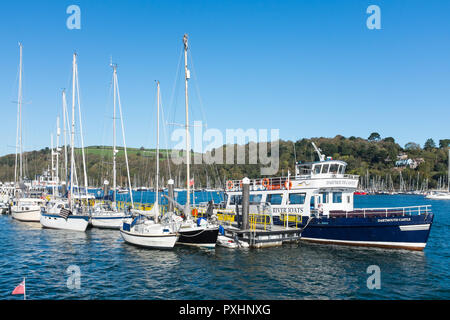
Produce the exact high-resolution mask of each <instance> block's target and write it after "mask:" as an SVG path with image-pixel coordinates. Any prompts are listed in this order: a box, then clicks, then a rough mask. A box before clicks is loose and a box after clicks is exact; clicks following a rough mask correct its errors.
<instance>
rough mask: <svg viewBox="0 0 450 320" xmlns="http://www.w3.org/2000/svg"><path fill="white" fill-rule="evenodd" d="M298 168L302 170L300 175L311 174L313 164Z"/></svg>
mask: <svg viewBox="0 0 450 320" xmlns="http://www.w3.org/2000/svg"><path fill="white" fill-rule="evenodd" d="M298 169H299V171H300V175H308V174H311V166H301V167H299V168H298Z"/></svg>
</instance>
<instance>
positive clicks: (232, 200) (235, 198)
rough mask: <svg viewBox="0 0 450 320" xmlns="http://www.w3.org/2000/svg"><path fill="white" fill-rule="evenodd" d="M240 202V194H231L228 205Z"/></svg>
mask: <svg viewBox="0 0 450 320" xmlns="http://www.w3.org/2000/svg"><path fill="white" fill-rule="evenodd" d="M241 202H242V196H240V195H234V196H231V198H230V205H236V204H241Z"/></svg>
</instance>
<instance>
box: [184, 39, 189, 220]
mask: <svg viewBox="0 0 450 320" xmlns="http://www.w3.org/2000/svg"><path fill="white" fill-rule="evenodd" d="M183 43H184V75H185V76H184V82H185V102H186V187H187V188H186V208H185V211H186V212H185V215H186V216H190V203H191V202H190V182H191V181H190V180H191V179H190V172H189V169H190V168H189V167H190V160H191V147H190V135H189V97H188V80H189V78H190V72H189V69H188V67H187V50H188V35H187V34H185V35H184V36H183Z"/></svg>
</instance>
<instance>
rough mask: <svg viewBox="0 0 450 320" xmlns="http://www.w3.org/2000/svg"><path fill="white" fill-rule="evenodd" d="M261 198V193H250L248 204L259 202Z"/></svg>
mask: <svg viewBox="0 0 450 320" xmlns="http://www.w3.org/2000/svg"><path fill="white" fill-rule="evenodd" d="M261 200H262V194H251V195H250V204H260V203H261Z"/></svg>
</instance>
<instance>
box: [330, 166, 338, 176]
mask: <svg viewBox="0 0 450 320" xmlns="http://www.w3.org/2000/svg"><path fill="white" fill-rule="evenodd" d="M338 169H339V165H338V164H331V165H330V173H331V174H337V173H338Z"/></svg>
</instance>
